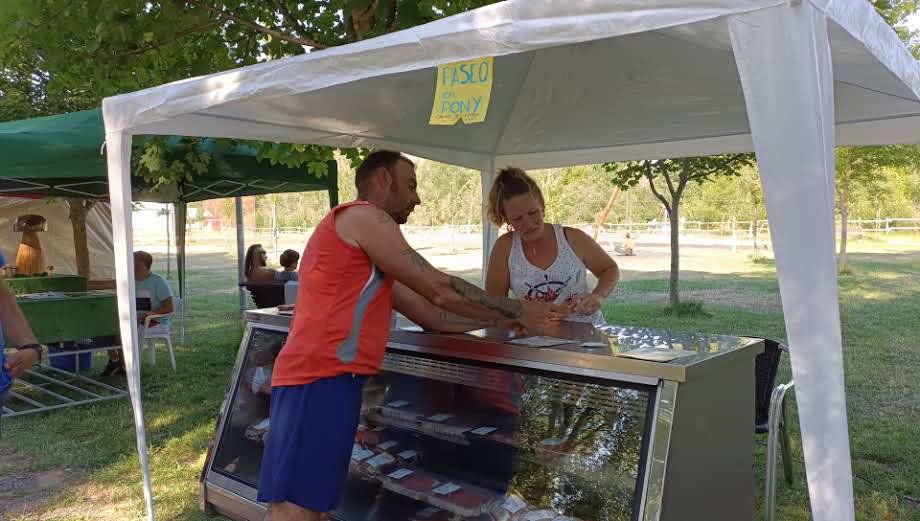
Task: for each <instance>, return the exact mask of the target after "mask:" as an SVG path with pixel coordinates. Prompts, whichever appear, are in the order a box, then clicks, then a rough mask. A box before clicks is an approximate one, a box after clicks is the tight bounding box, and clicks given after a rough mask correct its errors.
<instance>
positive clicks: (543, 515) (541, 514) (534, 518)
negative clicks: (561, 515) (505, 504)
mask: <svg viewBox="0 0 920 521" xmlns="http://www.w3.org/2000/svg"><path fill="white" fill-rule="evenodd" d="M554 517H556V513H555V512H553V511H552V510H536V511H534V512H530V513H528V514H527V515H526V516H524V521H549V520H550V519H553V518H554Z"/></svg>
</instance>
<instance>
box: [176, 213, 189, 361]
mask: <svg viewBox="0 0 920 521" xmlns="http://www.w3.org/2000/svg"><path fill="white" fill-rule="evenodd" d="M175 214H176V220H175V225H176V273H177V274H178V276H179V298H180V299H182V308H181V309H180V310H179V317H180V318H181V319H182V324H181V325H180V326H179V343H180V344H184V343H185V308H186V307H187V305H188V299H187V297H186V294H185V233H186V230H185V223H186V218H187V216H188V203H187V202H185V201H179V202H177V203H176V204H175Z"/></svg>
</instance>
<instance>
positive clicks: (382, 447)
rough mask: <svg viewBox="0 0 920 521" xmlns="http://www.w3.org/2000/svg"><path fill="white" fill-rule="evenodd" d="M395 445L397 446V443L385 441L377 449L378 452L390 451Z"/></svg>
mask: <svg viewBox="0 0 920 521" xmlns="http://www.w3.org/2000/svg"><path fill="white" fill-rule="evenodd" d="M397 445H399V442H397V441H393V440H390V441H385V442H383V443H381V444H380V445H377V448H379V449H380V450H390V449H392V448H393V447H395V446H397Z"/></svg>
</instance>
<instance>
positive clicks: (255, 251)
mask: <svg viewBox="0 0 920 521" xmlns="http://www.w3.org/2000/svg"><path fill="white" fill-rule="evenodd" d="M266 264H267V262H266V253H265V248H263V247H262V245H261V244H253V245H252V246H250V247H249V249H248V250H246V270H245V272H244V273H245V275H246V281H247V282H254V283H256V284H260V283H269V282H274V281H275V270H273V269H270V268H268V267H267V266H266Z"/></svg>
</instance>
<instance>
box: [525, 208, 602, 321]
mask: <svg viewBox="0 0 920 521" xmlns="http://www.w3.org/2000/svg"><path fill="white" fill-rule="evenodd" d="M553 231H554V232H555V234H556V260H555V261H553V263H552V264H551V265H550V266H549V268H547V269H545V270H542V269H540V268H538V267H536V266H534V265H533V264H531V263H530V261H529V260H527V256H525V255H524V248H523V247H522V245H521V236H520V234H519V233H518V232H512V236H511V253H510V254H509V255H508V272H509V273H510V275H511V291H512V292H513V293H514V296H515V297H516V298H519V299H522V300H532V301H539V302H555V301H556V298H557V297H559V295H560V294H561V293H562V292H563V289H564V288H565V287H566V285H571V284H575V287H574V289H573V290H572V291H571V296H570V297H569V300H571V299H572V297H574V296H576V295H581V294H585V293H588V283H587V281H586V279H587V277H586V271H587V268H586V267H585V264H584V263H583V262H582V261H581V259H580V258H578V255H576V254H575V251H574V250H573V249H572V247H571V246H569V241H567V240H566V238H565V232H564V231H563V229H562V225H560V224H554V225H553ZM568 320H571V321H574V322H588V323H592V324H594V325H595V326H602V325H605V324H606V322H605V321H604V315H603V314H602V313H601V312H600V311H597V312H596V313H594V314H593V315H578V314H572V315H569V318H568Z"/></svg>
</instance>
